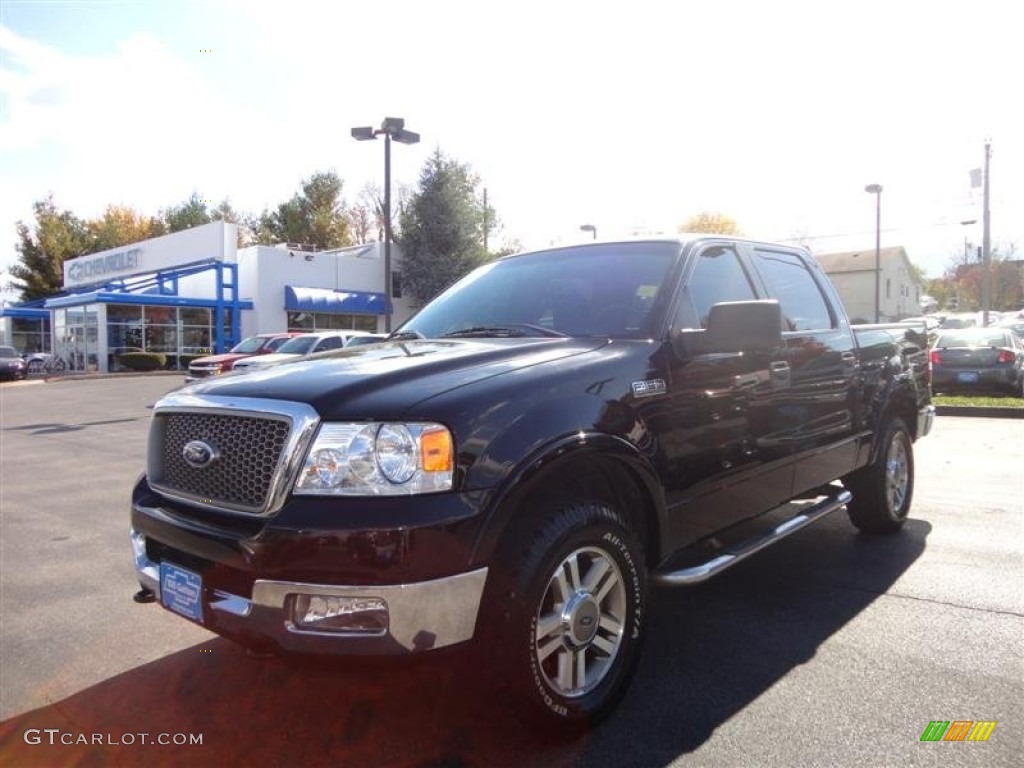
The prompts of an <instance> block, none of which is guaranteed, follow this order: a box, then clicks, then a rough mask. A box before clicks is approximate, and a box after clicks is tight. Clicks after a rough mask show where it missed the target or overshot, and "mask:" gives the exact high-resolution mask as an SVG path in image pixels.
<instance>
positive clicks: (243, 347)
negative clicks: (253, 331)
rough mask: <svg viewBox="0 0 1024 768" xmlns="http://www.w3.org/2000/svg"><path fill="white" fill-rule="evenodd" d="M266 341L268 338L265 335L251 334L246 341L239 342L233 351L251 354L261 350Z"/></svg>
mask: <svg viewBox="0 0 1024 768" xmlns="http://www.w3.org/2000/svg"><path fill="white" fill-rule="evenodd" d="M266 343H267V340H266V338H264V337H263V336H250V337H249V338H248V339H246V340H245V341H242V342H239V343H238V344H236V345H235V346H234V347H232V348H231V351H232V352H237V353H239V354H242V355H251V354H253V353H255V352H259V351H260V349H262V348H263V345H264V344H266Z"/></svg>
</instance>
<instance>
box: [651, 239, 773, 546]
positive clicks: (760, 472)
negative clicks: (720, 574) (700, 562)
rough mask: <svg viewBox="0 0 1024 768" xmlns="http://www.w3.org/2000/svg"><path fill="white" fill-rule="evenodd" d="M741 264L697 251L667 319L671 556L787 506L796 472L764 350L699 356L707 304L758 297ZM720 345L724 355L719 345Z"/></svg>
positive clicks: (716, 246) (664, 441) (716, 245)
mask: <svg viewBox="0 0 1024 768" xmlns="http://www.w3.org/2000/svg"><path fill="white" fill-rule="evenodd" d="M756 286H757V283H755V281H754V280H753V279H752V277H751V273H750V269H749V265H748V263H747V259H746V257H744V256H743V255H741V253H740V251H739V250H738V247H737V245H736V244H735V243H732V242H713V241H712V242H706V243H702V244H700V245H699V246H697V247H696V250H695V252H694V253H693V254H691V256H690V263H689V265H688V266H687V268H686V272H685V273H684V283H683V286H682V289H681V292H680V295H679V296H678V297H677V304H676V307H675V310H674V315H673V319H672V321H671V329H670V337H671V339H672V341H673V347H674V350H673V354H671V355H669V356H668V357H669V360H668V363H667V366H666V367H667V368H668V371H667V373H668V375H667V377H666V378H667V388H668V395H669V397H668V398H667V401H668V408H667V409H666V411H665V412H663V414H662V418H661V419H660V421H661V424H660V425H659V427H660V428H659V429H658V431H659V433H660V434H659V439H660V441H661V445H662V449H663V459H664V462H665V469H666V471H665V473H664V482H665V493H666V503H667V505H668V513H669V517H670V521H671V522H670V526H671V536H672V546H673V548H677V547H681V546H684V545H685V544H688V543H690V542H692V541H694V540H696V539H699V538H703V537H704V536H707V535H710V534H712V533H714V532H715V531H718V530H721V529H722V528H725V527H727V526H729V525H731V524H733V523H736V522H739V521H741V520H743V519H746V518H748V517H751V516H752V515H755V514H757V513H759V512H762V511H765V510H767V509H770V508H772V507H773V506H775V505H777V504H779V503H781V502H782V501H785V500H786V499H788V498H789V497H790V495H791V493H792V482H793V465H792V456H791V454H790V452H789V450H788V447H789V444H790V437H791V436H790V435H789V434H787V432H786V430H788V429H790V428H791V427H790V425H788V424H786V423H782V422H780V420H779V419H778V418H777V415H778V414H777V408H776V403H777V400H778V398H779V396H780V389H785V388H786V387H788V386H789V382H788V380H786V379H780V378H778V373H777V372H776V371H775V370H774V368H775V367H776V366H777V364H780V363H784V362H785V348H784V346H782V345H781V340H780V344H779V346H778V348H777V349H774V350H772V351H770V352H757V353H752V352H741V349H742V348H743V341H742V340H740V339H737V340H736V343H735V348H732V349H725V350H722V349H718V350H717V351H706V346H705V345H704V335H705V334H704V330H705V329H706V328H707V325H708V317H709V314H710V312H711V308H712V306H714V305H715V304H718V303H720V302H734V301H751V300H757V299H760V298H763V297H762V296H761V295H760V293H759V289H758V288H757V287H756ZM718 346H719V347H722V346H725V347H731V345H730V344H729V343H728V342H726V344H725V345H718Z"/></svg>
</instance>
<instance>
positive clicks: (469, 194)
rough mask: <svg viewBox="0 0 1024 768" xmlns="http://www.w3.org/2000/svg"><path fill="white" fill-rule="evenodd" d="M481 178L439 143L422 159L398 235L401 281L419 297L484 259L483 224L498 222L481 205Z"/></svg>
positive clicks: (430, 295)
mask: <svg viewBox="0 0 1024 768" xmlns="http://www.w3.org/2000/svg"><path fill="white" fill-rule="evenodd" d="M479 183H480V180H479V178H478V177H477V176H476V175H475V174H474V173H473V172H472V170H471V169H470V166H469V165H468V164H465V163H460V162H458V161H456V160H453V159H450V158H448V157H446V156H445V155H444V154H443V153H442V152H441V150H440V149H438V150H436V151H435V152H434V154H433V155H432V156H431V157H430V158H429V159H428V160H427V162H426V163H425V164H424V166H423V170H422V171H421V172H420V179H419V185H418V187H417V188H416V189H415V190H414V191H413V193H412V194H411V195H410V197H409V199H408V201H407V202H406V204H405V206H404V207H403V210H402V211H401V215H400V221H401V234H400V235H399V236H398V237H397V238H396V239H397V241H398V242H399V243H400V244H401V246H402V254H403V261H402V266H401V274H402V285H403V287H404V288H405V290H408V291H409V293H410V294H412V295H413V296H414V297H415V298H416V299H418V300H419V301H422V302H427V301H429V300H430V299H432V298H434V296H436V295H437V294H439V293H440V292H441V291H442V290H444V289H445V288H446V287H447V286H448V285H450V284H451V283H453V282H454V281H455V280H457V279H459V278H460V277H462V276H463V275H465V274H466V273H468V272H469V271H470V270H472V269H473V268H475V267H477V266H479V265H480V264H482V263H484V262H485V261H487V259H488V254H487V253H486V252H485V250H484V245H483V239H484V238H483V234H484V226H485V225H486V226H487V228H488V229H489V230H490V229H492V228H493V227H494V226H496V222H497V216H495V215H494V211H493V210H492V209H490V207H489V206H488V210H487V211H486V212H485V211H484V207H483V203H482V201H481V198H480V195H478V194H477V186H478V185H479Z"/></svg>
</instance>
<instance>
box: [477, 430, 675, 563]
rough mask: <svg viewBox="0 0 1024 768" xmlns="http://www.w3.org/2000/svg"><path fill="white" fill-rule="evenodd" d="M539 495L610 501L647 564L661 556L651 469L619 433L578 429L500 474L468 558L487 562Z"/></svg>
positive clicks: (661, 520) (656, 484) (658, 501)
mask: <svg viewBox="0 0 1024 768" xmlns="http://www.w3.org/2000/svg"><path fill="white" fill-rule="evenodd" d="M541 498H543V499H546V500H550V499H552V498H553V499H555V500H556V501H563V500H564V501H565V502H569V501H573V500H580V499H581V498H590V499H594V500H599V501H604V502H607V503H610V504H611V505H612V506H613V507H614V508H615V509H616V510H617V511H618V512H619V513H620V514H622V515H623V517H624V518H625V521H624V522H626V523H627V524H628V526H629V527H630V528H631V530H633V532H634V533H635V534H636V536H637V541H638V543H639V544H640V545H641V547H642V548H643V550H644V558H645V560H646V562H647V564H648V565H654V564H657V563H658V562H660V560H661V559H662V558H663V557H664V555H665V553H664V552H662V542H663V541H664V537H663V535H662V534H663V532H664V531H666V530H667V519H666V509H665V502H664V494H663V492H662V490H661V483H660V481H659V480H658V477H657V473H656V472H655V470H654V468H653V467H652V466H651V465H650V463H649V462H648V461H647V460H646V459H645V458H644V457H643V456H642V455H641V454H640V453H639V452H638V451H637V449H636V447H635V446H633V445H632V444H631V443H629V442H627V441H625V440H623V439H621V438H618V437H614V436H611V435H608V434H605V433H601V432H579V433H576V434H573V435H567V436H563V437H562V438H560V439H557V440H554V441H552V442H550V443H549V444H547V445H545V446H544V447H543V448H541V449H539V450H537V451H535V452H534V453H533V454H531V455H530V456H529V457H527V458H526V459H524V460H523V461H522V462H521V463H520V464H519V465H518V466H516V467H515V469H513V471H512V472H510V473H509V474H508V475H507V476H506V479H505V480H504V482H502V483H501V485H500V486H499V487H498V489H497V491H496V492H495V494H494V496H493V498H492V499H491V501H490V503H489V504H488V507H487V511H486V513H485V514H486V519H485V521H484V524H483V525H482V526H481V528H480V532H479V534H478V535H477V538H476V541H475V542H474V547H473V552H472V560H473V562H474V563H485V562H488V561H489V560H490V559H491V558H492V557H493V555H494V554H495V553H496V552H497V550H498V548H499V546H500V543H501V541H502V540H503V538H505V534H506V533H507V532H508V531H509V529H510V528H511V527H512V526H514V525H516V524H517V523H521V522H524V521H526V520H528V519H529V516H530V510H529V506H530V504H531V503H532V502H534V501H535V500H539V499H541ZM524 509H525V511H524Z"/></svg>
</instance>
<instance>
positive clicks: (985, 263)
mask: <svg viewBox="0 0 1024 768" xmlns="http://www.w3.org/2000/svg"><path fill="white" fill-rule="evenodd" d="M990 157H992V142H991V141H986V142H985V186H984V191H983V194H982V199H983V201H984V202H983V203H982V214H981V227H982V232H981V324H982V325H983V326H984V327H986V328H987V327H988V313H989V310H990V309H991V308H992V249H991V246H992V240H991V234H990V233H991V224H992V222H991V216H990V214H989V207H988V161H989V158H990Z"/></svg>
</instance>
